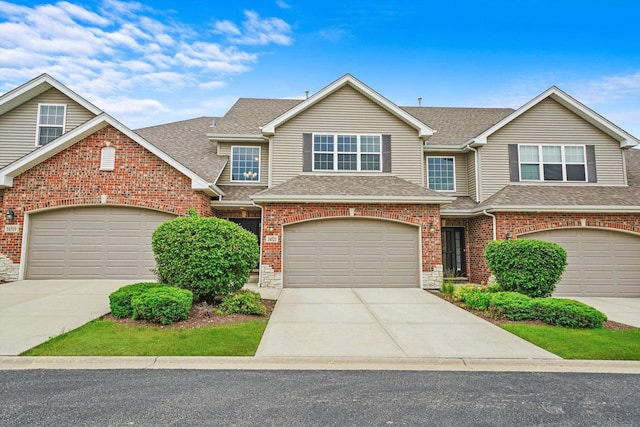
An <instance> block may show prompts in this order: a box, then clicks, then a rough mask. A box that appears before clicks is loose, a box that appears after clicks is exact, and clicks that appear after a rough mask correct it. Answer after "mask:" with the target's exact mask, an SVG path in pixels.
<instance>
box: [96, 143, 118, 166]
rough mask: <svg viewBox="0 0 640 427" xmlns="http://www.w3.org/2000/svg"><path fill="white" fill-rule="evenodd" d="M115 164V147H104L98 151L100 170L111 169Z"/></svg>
mask: <svg viewBox="0 0 640 427" xmlns="http://www.w3.org/2000/svg"><path fill="white" fill-rule="evenodd" d="M115 164H116V149H115V148H113V147H104V148H103V149H102V151H101V152H100V170H101V171H112V170H113V169H114V167H115Z"/></svg>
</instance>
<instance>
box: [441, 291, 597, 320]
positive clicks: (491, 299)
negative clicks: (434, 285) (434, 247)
mask: <svg viewBox="0 0 640 427" xmlns="http://www.w3.org/2000/svg"><path fill="white" fill-rule="evenodd" d="M453 298H454V299H455V300H457V301H461V302H463V303H465V304H466V305H467V306H469V308H472V309H475V310H483V311H485V312H486V314H487V315H493V316H494V317H503V316H504V317H505V318H507V319H509V320H516V321H518V320H541V321H543V322H545V323H547V324H549V325H554V326H564V327H567V328H602V325H603V323H604V322H605V321H606V320H607V316H606V315H605V314H604V313H602V312H600V311H598V310H596V309H595V308H593V307H591V306H588V305H586V304H583V303H581V302H578V301H575V300H570V299H562V298H531V297H529V296H527V295H523V294H520V293H517V292H493V293H492V292H490V290H489V289H488V288H487V287H482V288H478V287H474V286H461V287H459V288H457V289H456V290H455V292H454V293H453Z"/></svg>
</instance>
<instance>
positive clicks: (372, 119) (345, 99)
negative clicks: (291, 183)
mask: <svg viewBox="0 0 640 427" xmlns="http://www.w3.org/2000/svg"><path fill="white" fill-rule="evenodd" d="M322 132H326V133H339V132H344V133H350V134H380V135H383V134H388V135H391V171H392V173H393V175H396V176H398V177H400V178H404V179H406V180H408V181H411V182H413V183H415V184H418V185H423V172H422V170H421V169H422V167H421V166H422V162H421V161H420V158H421V156H422V155H423V154H422V144H421V141H420V139H419V138H418V131H417V130H416V129H414V128H412V127H410V126H409V125H407V124H406V123H405V122H403V121H401V120H400V119H398V118H397V117H395V116H393V115H392V114H391V113H389V112H388V111H387V110H385V109H384V108H382V107H380V106H379V105H377V104H376V103H374V102H373V101H371V100H370V99H369V98H367V97H365V96H364V95H362V94H360V93H359V92H358V91H356V90H355V89H353V88H352V87H350V86H345V87H343V88H341V89H339V90H337V91H336V92H334V93H333V94H331V95H329V96H328V97H326V98H325V99H323V100H321V101H320V102H319V103H318V104H316V105H314V106H312V107H310V108H309V109H308V110H306V111H304V112H302V113H300V114H299V115H297V116H296V117H294V118H292V119H291V120H289V121H288V122H286V123H284V124H283V125H282V126H280V127H278V128H277V129H276V133H275V136H274V137H273V138H272V144H273V147H272V156H273V159H272V174H273V176H272V185H277V184H280V183H282V182H284V181H287V180H289V179H291V178H293V177H294V176H297V175H300V174H301V173H302V134H303V133H322Z"/></svg>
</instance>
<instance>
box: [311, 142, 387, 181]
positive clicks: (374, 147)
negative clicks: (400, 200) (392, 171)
mask: <svg viewBox="0 0 640 427" xmlns="http://www.w3.org/2000/svg"><path fill="white" fill-rule="evenodd" d="M313 170H314V171H365V172H367V171H368V172H381V171H382V137H381V136H380V135H357V134H314V135H313Z"/></svg>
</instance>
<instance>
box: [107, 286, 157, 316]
mask: <svg viewBox="0 0 640 427" xmlns="http://www.w3.org/2000/svg"><path fill="white" fill-rule="evenodd" d="M160 286H168V285H166V284H163V283H154V282H142V283H134V284H133V285H127V286H123V287H121V288H120V289H118V290H117V291H115V292H113V293H111V295H109V307H110V308H111V314H112V315H113V316H114V317H133V307H132V306H131V298H133V297H134V296H137V295H140V294H141V293H143V292H145V291H147V290H149V289H152V288H157V287H160Z"/></svg>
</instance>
